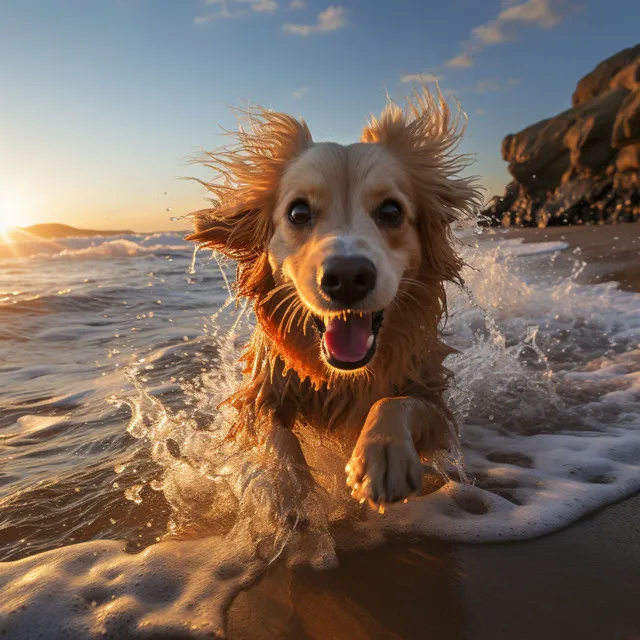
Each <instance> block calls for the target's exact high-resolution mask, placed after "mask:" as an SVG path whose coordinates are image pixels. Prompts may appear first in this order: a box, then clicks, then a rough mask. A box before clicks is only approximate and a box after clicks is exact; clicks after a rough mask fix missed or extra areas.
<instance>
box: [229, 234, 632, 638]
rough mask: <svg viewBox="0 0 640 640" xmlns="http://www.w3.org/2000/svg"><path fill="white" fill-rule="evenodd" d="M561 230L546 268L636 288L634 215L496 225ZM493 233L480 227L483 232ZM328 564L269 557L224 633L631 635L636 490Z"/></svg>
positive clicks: (534, 238)
mask: <svg viewBox="0 0 640 640" xmlns="http://www.w3.org/2000/svg"><path fill="white" fill-rule="evenodd" d="M492 237H495V238H505V237H507V238H519V237H521V238H524V239H525V242H541V241H553V240H563V241H565V242H567V243H569V245H570V248H569V249H567V250H566V251H565V252H563V253H564V254H565V256H564V257H563V258H562V259H561V260H560V261H556V262H557V264H555V263H554V269H555V268H558V269H567V270H568V273H570V271H571V266H572V264H573V261H574V257H575V256H574V255H573V253H572V251H573V250H574V249H575V248H578V247H579V248H580V250H581V253H580V256H581V257H582V258H583V259H584V260H585V261H586V262H587V267H586V268H585V270H584V271H583V272H582V274H581V276H580V279H581V280H582V281H588V282H604V281H609V280H617V281H618V282H619V283H620V285H621V287H622V288H626V289H629V290H635V291H640V224H628V225H614V226H608V227H563V228H550V229H510V230H497V231H496V232H495V234H493V235H492ZM490 240H491V238H489V241H490ZM339 559H340V566H339V567H338V568H337V569H335V570H333V571H325V572H316V571H313V570H312V569H309V568H304V569H299V570H295V571H288V570H287V569H286V568H285V567H283V566H281V565H276V566H273V567H272V568H271V569H270V571H269V572H268V573H267V575H266V576H265V577H264V578H263V579H262V580H261V582H260V583H259V584H258V585H256V586H254V587H253V588H252V589H250V590H249V591H247V592H244V593H242V594H241V595H240V596H239V597H238V598H237V600H236V601H235V603H234V604H233V606H232V608H231V611H230V626H229V638H231V639H232V640H233V639H236V638H242V639H245V638H291V639H294V638H295V639H298V638H313V639H318V640H320V639H323V640H324V639H328V638H331V639H335V640H342V639H344V640H347V639H349V640H359V639H365V638H366V639H368V638H380V639H382V638H396V639H407V640H409V639H414V638H415V639H426V638H438V639H441V640H454V639H455V640H458V639H459V640H462V639H464V640H501V639H503V638H504V639H505V640H519V639H522V640H556V639H558V640H561V639H562V640H572V639H573V638H576V639H578V638H580V640H640V495H636V496H634V497H632V498H629V499H627V500H625V501H622V502H620V503H617V504H614V505H610V506H608V507H606V508H605V509H602V510H601V511H599V512H597V513H595V514H592V515H591V516H588V517H586V518H584V519H582V520H581V521H580V522H578V523H575V524H574V525H572V526H570V527H568V528H567V529H564V530H562V531H559V532H556V533H554V534H551V535H549V536H545V537H543V538H538V539H535V540H530V541H526V542H516V543H505V544H491V545H461V544H455V545H453V544H446V543H441V542H433V541H420V542H415V541H413V542H411V543H410V542H397V543H393V544H387V545H385V546H383V547H379V548H376V549H373V550H369V551H367V550H362V551H351V552H345V553H341V554H340V555H339Z"/></svg>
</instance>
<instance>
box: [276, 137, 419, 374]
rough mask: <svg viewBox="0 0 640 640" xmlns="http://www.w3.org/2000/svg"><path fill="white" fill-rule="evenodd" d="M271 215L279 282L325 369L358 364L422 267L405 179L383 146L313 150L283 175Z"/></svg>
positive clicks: (369, 356) (361, 364) (408, 183)
mask: <svg viewBox="0 0 640 640" xmlns="http://www.w3.org/2000/svg"><path fill="white" fill-rule="evenodd" d="M271 215H272V229H273V234H272V237H271V239H270V242H269V246H268V254H269V262H270V264H271V269H272V272H273V274H274V277H275V279H276V282H277V283H280V282H283V281H289V282H291V283H292V284H293V286H294V287H295V290H296V292H297V295H298V297H299V299H300V301H301V302H302V304H303V305H304V306H305V307H306V308H307V310H308V311H310V312H311V313H312V314H313V318H314V320H315V324H316V327H317V328H318V330H319V332H320V334H321V336H322V354H323V357H324V360H325V362H326V363H327V364H328V365H329V366H330V367H332V368H334V369H337V370H340V371H353V370H357V369H359V368H361V367H364V366H365V365H366V364H367V363H369V362H370V361H371V359H372V358H373V357H374V355H375V352H376V346H377V344H376V342H377V333H378V330H379V328H380V325H381V323H382V319H383V314H384V311H385V309H388V308H389V307H390V306H391V305H392V304H393V303H394V300H395V299H396V297H397V296H398V295H399V290H400V284H401V279H402V278H403V277H404V276H405V275H407V274H411V273H412V272H415V271H416V270H417V268H418V267H419V265H420V262H421V246H420V236H419V233H418V228H417V224H418V219H417V217H418V213H417V207H416V204H415V203H414V202H413V198H412V188H411V180H410V176H409V175H408V174H407V172H406V170H405V168H404V167H403V165H402V164H401V162H400V161H399V160H398V159H396V158H395V157H394V156H393V155H392V153H391V152H390V151H388V150H387V149H386V148H385V147H384V146H382V145H372V144H364V143H358V144H353V145H350V146H346V147H345V146H341V145H337V144H333V143H320V144H314V145H312V146H310V147H309V148H308V149H307V150H306V151H304V152H303V153H302V154H301V155H300V156H298V157H297V158H296V159H295V160H294V161H292V162H291V163H290V164H289V165H288V166H287V168H286V169H285V171H284V173H283V176H282V179H281V182H280V185H279V188H278V192H277V199H276V202H275V206H274V208H273V210H272V214H271Z"/></svg>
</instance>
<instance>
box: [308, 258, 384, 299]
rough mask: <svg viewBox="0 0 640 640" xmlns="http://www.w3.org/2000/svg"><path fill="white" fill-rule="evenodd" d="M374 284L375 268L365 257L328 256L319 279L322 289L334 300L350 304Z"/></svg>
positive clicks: (362, 295) (360, 297) (361, 296)
mask: <svg viewBox="0 0 640 640" xmlns="http://www.w3.org/2000/svg"><path fill="white" fill-rule="evenodd" d="M375 286H376V268H375V265H374V264H373V262H371V260H369V259H367V258H362V257H352V258H329V260H327V261H326V262H325V263H324V273H323V274H322V279H321V280H320V287H321V288H322V291H324V293H325V294H326V295H327V296H329V297H330V298H331V299H332V300H335V301H336V302H342V304H345V305H351V304H353V303H354V302H358V301H359V300H362V298H364V297H365V296H366V295H367V293H369V291H371V290H372V289H373V288H374V287H375Z"/></svg>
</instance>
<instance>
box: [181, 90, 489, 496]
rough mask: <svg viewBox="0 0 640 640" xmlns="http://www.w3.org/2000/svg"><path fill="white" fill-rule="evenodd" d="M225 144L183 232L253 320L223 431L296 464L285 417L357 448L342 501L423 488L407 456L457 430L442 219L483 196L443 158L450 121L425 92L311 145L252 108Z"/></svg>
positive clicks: (452, 159) (457, 122) (446, 231)
mask: <svg viewBox="0 0 640 640" xmlns="http://www.w3.org/2000/svg"><path fill="white" fill-rule="evenodd" d="M242 116H243V118H244V124H243V126H240V127H239V129H238V131H237V132H234V133H233V134H232V135H233V136H234V140H235V143H234V144H233V145H232V146H229V147H226V148H223V149H220V150H217V151H214V152H211V153H207V154H206V155H205V156H204V158H202V159H201V161H202V162H203V163H204V164H205V165H206V166H207V167H209V168H210V169H213V170H214V171H215V173H216V177H215V179H214V180H212V181H211V182H206V181H204V180H198V182H200V183H201V184H202V185H204V186H205V187H206V188H207V189H208V190H209V191H210V192H211V194H212V195H213V198H212V199H211V202H212V206H211V207H210V208H208V209H204V210H201V211H196V212H194V213H193V214H191V217H192V220H193V224H194V232H193V233H192V234H191V235H189V236H188V237H187V240H189V241H192V242H195V243H197V245H199V246H200V247H206V248H210V249H213V250H215V251H218V252H221V253H222V254H224V255H225V256H227V257H228V258H230V259H232V260H233V261H235V262H236V263H237V273H236V283H235V287H236V294H237V296H238V297H239V298H248V299H250V301H251V302H252V304H253V308H254V310H255V316H256V327H255V330H254V332H253V334H252V336H251V339H250V341H249V343H248V345H247V346H246V349H245V351H244V353H243V355H242V358H241V360H242V363H243V364H244V384H243V386H242V387H241V388H240V389H239V391H238V392H237V393H235V394H234V395H233V396H232V397H231V398H230V399H229V400H228V402H229V403H230V404H231V406H233V407H235V408H236V409H237V411H238V419H237V421H236V423H235V424H234V426H233V428H232V429H231V432H230V436H229V437H238V436H241V437H243V438H248V439H250V440H252V441H261V442H268V443H270V444H271V445H272V446H275V447H277V449H278V451H279V452H280V453H282V452H284V453H285V455H287V456H289V457H290V459H291V460H292V461H294V462H295V464H296V465H298V467H299V468H304V466H305V459H304V455H303V454H302V450H301V447H300V445H299V443H298V440H297V438H296V437H295V428H296V425H297V424H300V423H305V424H307V425H310V426H311V427H313V428H314V429H317V430H323V431H325V432H333V433H338V434H339V436H340V438H342V439H343V440H344V441H345V442H349V443H350V445H353V444H354V443H355V446H354V447H353V453H352V455H351V458H350V460H349V462H348V464H347V466H346V482H347V485H348V487H349V488H350V489H351V493H352V495H353V497H354V498H355V499H356V500H358V501H360V502H364V501H368V502H369V503H370V504H371V505H373V506H376V507H381V506H382V507H383V506H384V504H386V503H393V502H397V501H400V500H404V499H406V498H407V497H409V496H411V495H414V494H418V493H420V491H421V490H422V484H423V467H422V463H421V458H422V457H425V456H429V455H430V454H432V453H433V452H434V451H436V450H437V449H447V448H448V447H449V446H450V444H451V439H452V438H455V437H456V434H457V431H456V427H455V423H454V418H453V415H452V413H451V411H450V409H449V408H448V407H447V404H446V402H445V399H444V397H443V394H444V392H445V390H446V388H447V386H448V384H449V381H450V373H449V371H448V370H447V369H446V368H445V366H444V364H443V362H444V360H445V358H446V357H447V355H449V354H450V353H452V351H453V350H452V349H450V348H449V347H448V346H447V345H446V344H445V343H444V342H443V341H442V339H441V335H440V328H441V321H442V320H443V319H445V318H446V312H447V298H446V293H445V283H447V282H451V283H457V284H462V279H461V275H460V274H461V269H462V267H463V263H462V260H461V258H460V257H459V255H458V253H457V252H456V249H455V239H454V236H453V232H452V225H453V224H454V223H456V222H457V221H459V220H461V219H462V218H463V217H465V216H467V217H468V216H473V214H474V212H475V211H476V210H477V208H478V207H479V204H480V202H481V197H480V189H479V187H478V186H477V185H476V181H475V178H469V177H462V176H461V172H462V171H463V169H464V168H465V167H466V166H467V164H468V160H467V158H466V157H465V156H463V155H460V154H458V153H457V147H458V143H459V140H460V138H461V136H462V133H463V131H464V124H465V123H464V116H462V117H460V110H458V115H457V116H455V117H453V115H452V113H451V110H450V108H449V106H448V105H447V103H446V101H445V100H444V99H443V97H442V94H441V93H440V91H439V90H438V92H437V94H435V95H434V94H432V93H430V92H429V91H428V90H427V89H426V88H425V87H421V88H420V89H418V90H416V91H415V92H414V94H413V96H412V98H410V99H409V100H408V106H407V107H406V108H404V109H403V108H401V107H399V106H398V105H397V104H395V103H394V102H392V101H390V100H389V101H388V103H387V105H386V106H385V108H384V110H383V111H382V113H381V115H380V116H379V117H378V118H375V117H372V118H371V119H370V121H369V122H368V123H367V125H366V127H365V129H364V132H363V134H362V137H361V141H360V142H357V143H354V144H350V145H347V146H343V145H340V144H335V143H331V142H314V141H313V139H312V137H311V133H310V131H309V128H308V127H307V125H306V123H305V122H304V121H302V120H299V119H296V118H294V117H292V116H290V115H287V114H285V113H279V112H274V111H270V110H266V109H263V108H260V107H252V108H249V109H248V110H246V111H243V112H242Z"/></svg>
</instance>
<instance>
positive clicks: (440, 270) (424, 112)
mask: <svg viewBox="0 0 640 640" xmlns="http://www.w3.org/2000/svg"><path fill="white" fill-rule="evenodd" d="M465 125H466V116H465V115H464V113H462V112H461V110H460V109H459V108H458V112H457V114H456V117H454V118H452V117H451V111H450V109H449V106H448V104H447V102H446V101H445V99H444V97H443V96H442V93H441V92H440V90H439V89H438V91H437V94H436V96H435V97H434V96H433V95H432V94H431V93H430V92H429V90H428V89H427V88H426V87H424V86H422V87H421V88H420V90H416V91H414V94H413V97H412V98H411V99H410V100H408V106H407V108H406V109H401V108H400V107H399V106H398V105H397V104H395V103H393V102H391V100H389V102H388V104H387V105H386V107H385V108H384V110H383V111H382V113H381V114H380V116H379V117H378V118H375V117H372V118H371V119H370V121H369V123H368V124H367V126H366V128H365V129H364V132H363V134H362V138H361V140H362V142H366V143H371V144H382V145H384V146H385V147H387V148H388V149H389V151H391V153H392V154H393V155H394V156H395V157H396V158H398V159H399V160H400V161H401V162H402V164H403V166H404V167H405V170H406V171H407V174H408V175H409V177H410V180H411V184H412V187H413V191H414V199H415V201H416V205H417V207H418V214H419V218H418V224H419V229H420V235H421V239H422V245H423V253H424V256H425V260H426V261H427V262H428V263H429V266H430V268H431V269H432V270H434V274H435V275H437V276H438V277H440V278H442V279H445V280H457V279H458V274H459V271H460V267H461V263H460V261H459V259H456V256H455V254H454V252H453V251H452V249H451V248H450V245H451V242H450V241H451V236H450V234H451V230H450V224H451V223H453V222H455V221H457V220H460V219H461V218H462V217H465V216H467V217H473V215H474V214H475V212H476V211H477V210H478V209H479V207H480V204H481V202H482V195H481V189H480V188H479V187H478V186H477V184H476V178H475V177H463V176H461V175H460V174H461V173H462V172H463V171H464V169H465V168H466V167H467V166H468V165H469V164H470V162H469V159H468V158H467V157H466V156H464V155H460V154H458V153H456V149H457V147H458V144H459V142H460V139H461V137H462V134H463V133H464V128H465Z"/></svg>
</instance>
